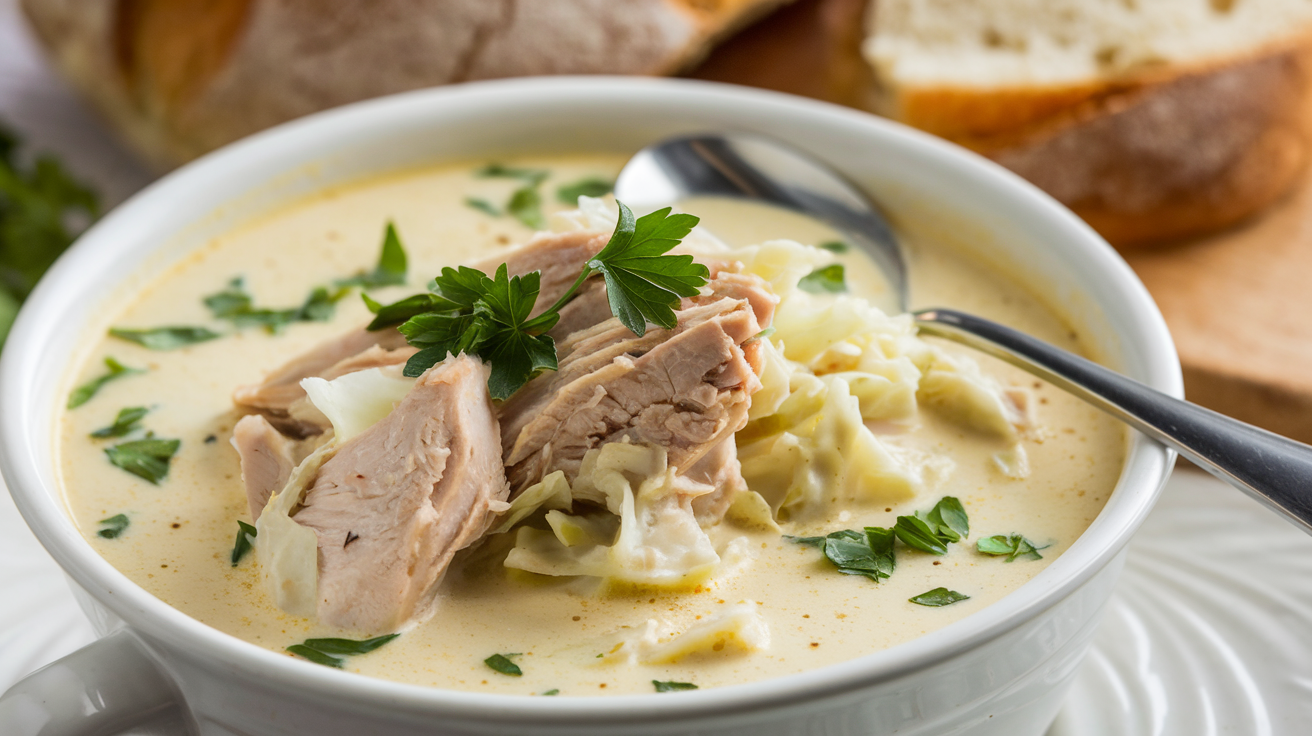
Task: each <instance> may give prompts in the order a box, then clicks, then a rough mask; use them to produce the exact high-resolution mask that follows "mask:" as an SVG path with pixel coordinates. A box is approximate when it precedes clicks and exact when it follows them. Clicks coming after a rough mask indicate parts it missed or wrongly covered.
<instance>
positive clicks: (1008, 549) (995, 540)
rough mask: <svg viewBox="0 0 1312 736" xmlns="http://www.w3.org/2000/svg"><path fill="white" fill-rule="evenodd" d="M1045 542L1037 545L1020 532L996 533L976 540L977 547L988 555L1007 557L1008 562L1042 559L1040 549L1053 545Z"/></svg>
mask: <svg viewBox="0 0 1312 736" xmlns="http://www.w3.org/2000/svg"><path fill="white" fill-rule="evenodd" d="M1051 546H1052V545H1050V544H1045V545H1044V546H1042V547H1039V546H1037V545H1036V544H1034V543H1033V542H1031V541H1030V540H1028V539H1026V538H1025V537H1023V536H1021V535H1020V534H995V535H993V536H991V537H982V538H981V539H979V541H977V542H975V549H977V550H979V551H980V552H982V553H984V554H986V555H994V556H995V557H1003V556H1005V557H1006V558H1007V562H1015V561H1016V560H1018V559H1021V558H1024V559H1027V560H1041V559H1043V555H1041V554H1039V550H1041V549H1047V548H1048V547H1051Z"/></svg>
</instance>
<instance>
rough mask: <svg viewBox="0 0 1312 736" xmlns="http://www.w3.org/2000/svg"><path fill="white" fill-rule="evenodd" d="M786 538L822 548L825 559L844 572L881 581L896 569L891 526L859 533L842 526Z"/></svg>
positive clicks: (866, 529) (844, 573) (786, 537)
mask: <svg viewBox="0 0 1312 736" xmlns="http://www.w3.org/2000/svg"><path fill="white" fill-rule="evenodd" d="M784 539H787V540H788V541H790V542H793V543H794V544H802V545H806V546H809V547H818V548H820V550H821V551H822V552H824V555H825V558H826V559H828V560H829V561H830V562H832V563H833V564H834V567H836V568H838V572H839V573H841V574H843V575H860V576H862V577H865V578H869V579H871V580H874V581H875V582H879V581H880V580H883V579H886V578H888V577H890V576H891V575H892V574H893V570H894V569H896V568H897V558H896V557H895V556H894V553H893V530H891V529H884V528H881V527H877V526H868V527H865V529H864V530H863V531H860V532H858V531H853V530H851V529H843V530H841V531H836V532H831V533H829V534H827V535H825V536H823V537H790V536H785V537H784Z"/></svg>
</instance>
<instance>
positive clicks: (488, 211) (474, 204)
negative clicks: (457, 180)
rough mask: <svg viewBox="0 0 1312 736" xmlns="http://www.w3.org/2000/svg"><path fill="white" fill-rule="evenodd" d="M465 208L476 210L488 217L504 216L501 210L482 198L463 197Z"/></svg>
mask: <svg viewBox="0 0 1312 736" xmlns="http://www.w3.org/2000/svg"><path fill="white" fill-rule="evenodd" d="M465 206H466V207H469V208H470V209H475V210H478V211H479V212H482V213H483V214H485V215H487V216H489V217H501V216H502V215H504V214H506V213H505V212H502V211H501V208H500V207H498V206H496V205H494V204H492V203H491V202H489V201H488V200H486V199H483V198H482V197H465Z"/></svg>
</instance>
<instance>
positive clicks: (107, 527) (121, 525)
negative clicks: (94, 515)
mask: <svg viewBox="0 0 1312 736" xmlns="http://www.w3.org/2000/svg"><path fill="white" fill-rule="evenodd" d="M99 523H100V525H101V526H103V527H104V528H103V529H101V530H100V531H98V532H96V535H97V536H100V537H104V538H105V539H118V536H119V535H120V534H122V533H123V530H124V529H127V528H128V524H129V523H131V522H129V521H128V516H127V514H115V515H114V516H111V517H109V518H108V519H101V520H100V522H99Z"/></svg>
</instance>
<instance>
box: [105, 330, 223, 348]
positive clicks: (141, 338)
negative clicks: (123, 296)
mask: <svg viewBox="0 0 1312 736" xmlns="http://www.w3.org/2000/svg"><path fill="white" fill-rule="evenodd" d="M109 334H110V337H117V338H118V339H120V340H127V341H128V342H135V343H136V344H138V345H140V346H142V347H144V348H148V349H150V350H176V349H178V348H181V347H186V346H187V345H195V344H196V343H198V342H205V341H207V340H214V339H216V338H220V337H223V335H220V334H219V333H217V332H214V331H213V330H210V329H207V328H205V327H154V328H151V329H148V330H131V329H126V328H122V327H113V328H110V330H109Z"/></svg>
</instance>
